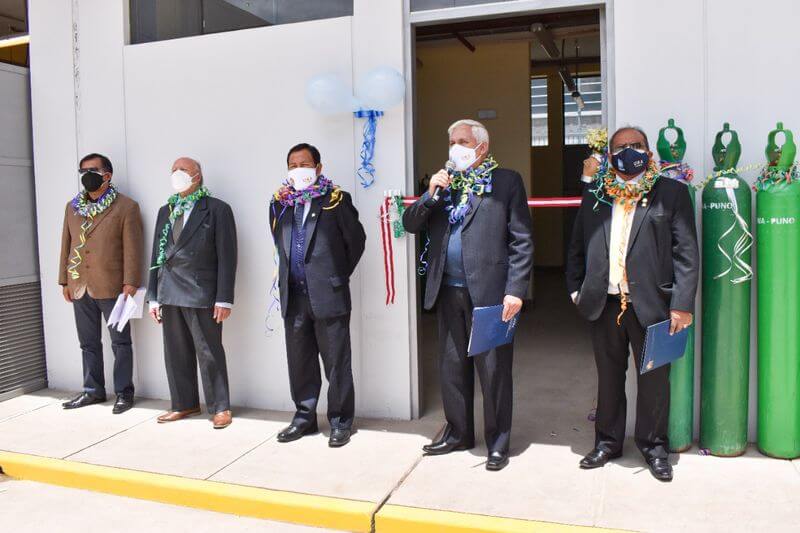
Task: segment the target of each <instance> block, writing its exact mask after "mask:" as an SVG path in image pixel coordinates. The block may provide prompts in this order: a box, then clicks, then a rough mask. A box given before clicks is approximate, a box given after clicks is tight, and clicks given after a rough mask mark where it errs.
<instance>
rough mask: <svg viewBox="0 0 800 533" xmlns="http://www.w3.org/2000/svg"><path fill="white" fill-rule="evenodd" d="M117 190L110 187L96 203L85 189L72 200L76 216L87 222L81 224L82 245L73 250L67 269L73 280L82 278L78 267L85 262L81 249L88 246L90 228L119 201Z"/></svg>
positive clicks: (112, 186)
mask: <svg viewBox="0 0 800 533" xmlns="http://www.w3.org/2000/svg"><path fill="white" fill-rule="evenodd" d="M117 195H118V193H117V189H116V187H114V185H112V184H110V183H109V185H108V189H106V191H105V192H104V193H103V194H102V195H100V198H98V199H97V201H96V202H92V201H90V200H89V193H88V192H86V190H85V189H83V190H81V192H79V193H78V194H77V195H76V196H75V198H73V199H72V202H71V203H72V208H73V209H74V210H75V214H76V215H77V216H82V217H84V218H85V219H86V220H84V221H83V222H82V223H81V234H80V237H79V239H80V241H81V242H80V244H78V245H77V246H76V247H75V248H73V250H72V254H73V255H72V257H70V259H69V263H70V265H69V267H67V272H69V275H70V277H71V278H72V279H79V278H80V277H81V274H80V272H78V267H79V266H80V265H81V263H82V262H83V258H82V257H81V252H80V251H81V248H83V247H84V246H86V232H87V231H89V228H91V227H92V224H94V217H96V216H98V215H100V213H102V212H103V211H105V210H106V209H108V208H109V207H110V206H111V204H113V203H114V200H116V199H117Z"/></svg>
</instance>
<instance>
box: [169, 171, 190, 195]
mask: <svg viewBox="0 0 800 533" xmlns="http://www.w3.org/2000/svg"><path fill="white" fill-rule="evenodd" d="M193 179H194V176H190V175H189V174H188V173H187V172H184V171H183V170H176V171H175V172H173V173H172V188H173V189H175V191H176V192H183V191H185V190H187V189H188V188H189V187H191V186H192V180H193Z"/></svg>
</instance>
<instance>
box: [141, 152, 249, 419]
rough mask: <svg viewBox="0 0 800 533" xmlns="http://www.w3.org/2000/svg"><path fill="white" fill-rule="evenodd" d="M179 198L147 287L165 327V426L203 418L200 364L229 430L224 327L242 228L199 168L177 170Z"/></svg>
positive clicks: (213, 409)
mask: <svg viewBox="0 0 800 533" xmlns="http://www.w3.org/2000/svg"><path fill="white" fill-rule="evenodd" d="M172 186H173V188H174V189H175V191H176V194H174V195H172V196H170V198H169V200H168V202H167V205H165V206H163V207H162V208H161V210H160V211H159V212H158V219H157V221H156V229H155V236H154V238H153V255H152V257H153V258H152V261H151V263H150V264H151V265H152V266H151V270H150V283H149V286H148V300H149V301H150V316H152V317H153V320H155V321H156V322H157V323H159V324H160V323H161V322H162V321H163V324H164V329H163V331H164V360H165V363H166V366H167V379H168V381H169V390H170V396H171V397H172V409H171V410H170V411H169V412H167V413H165V414H163V415H161V416H159V417H158V422H159V423H166V422H175V421H177V420H181V419H183V418H186V417H188V416H192V415H195V414H198V413H199V412H200V398H199V394H198V389H197V363H198V361H199V363H200V376H201V377H202V378H203V392H204V393H205V397H206V407H207V408H208V411H209V412H210V413H211V414H212V415H213V423H214V428H215V429H221V428H224V427H227V426H229V425H230V423H231V420H232V415H231V411H230V398H229V396H230V395H229V391H228V370H227V366H226V362H225V349H224V348H223V346H222V323H223V322H224V321H225V320H226V319H227V318H228V317H229V316H230V314H231V307H232V305H233V287H234V283H235V281H236V224H235V223H234V220H233V212H232V211H231V208H230V206H229V205H228V204H226V203H225V202H223V201H222V200H219V199H217V198H212V197H211V196H210V194H209V192H208V189H206V187H205V186H204V185H203V172H202V170H201V168H200V164H199V163H198V162H197V161H195V160H193V159H189V158H188V157H182V158H180V159H178V160H177V161H175V163H174V164H173V165H172Z"/></svg>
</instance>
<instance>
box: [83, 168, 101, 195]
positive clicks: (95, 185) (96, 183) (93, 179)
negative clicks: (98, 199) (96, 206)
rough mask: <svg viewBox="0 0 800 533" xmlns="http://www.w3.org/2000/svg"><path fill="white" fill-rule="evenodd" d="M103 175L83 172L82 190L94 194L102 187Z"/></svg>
mask: <svg viewBox="0 0 800 533" xmlns="http://www.w3.org/2000/svg"><path fill="white" fill-rule="evenodd" d="M103 181H104V180H103V175H102V174H98V173H97V172H84V173H83V176H81V183H82V184H83V188H84V189H86V190H87V191H88V192H94V191H96V190H97V189H99V188H100V187H102V186H103Z"/></svg>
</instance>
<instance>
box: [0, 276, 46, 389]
mask: <svg viewBox="0 0 800 533" xmlns="http://www.w3.org/2000/svg"><path fill="white" fill-rule="evenodd" d="M46 386H47V367H46V366H45V356H44V333H43V331H42V299H41V287H40V284H39V282H34V283H20V284H18V285H7V286H4V287H0V400H3V399H5V398H7V397H10V396H14V395H16V394H17V393H19V394H21V393H24V392H30V391H33V390H37V389H41V388H44V387H46Z"/></svg>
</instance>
